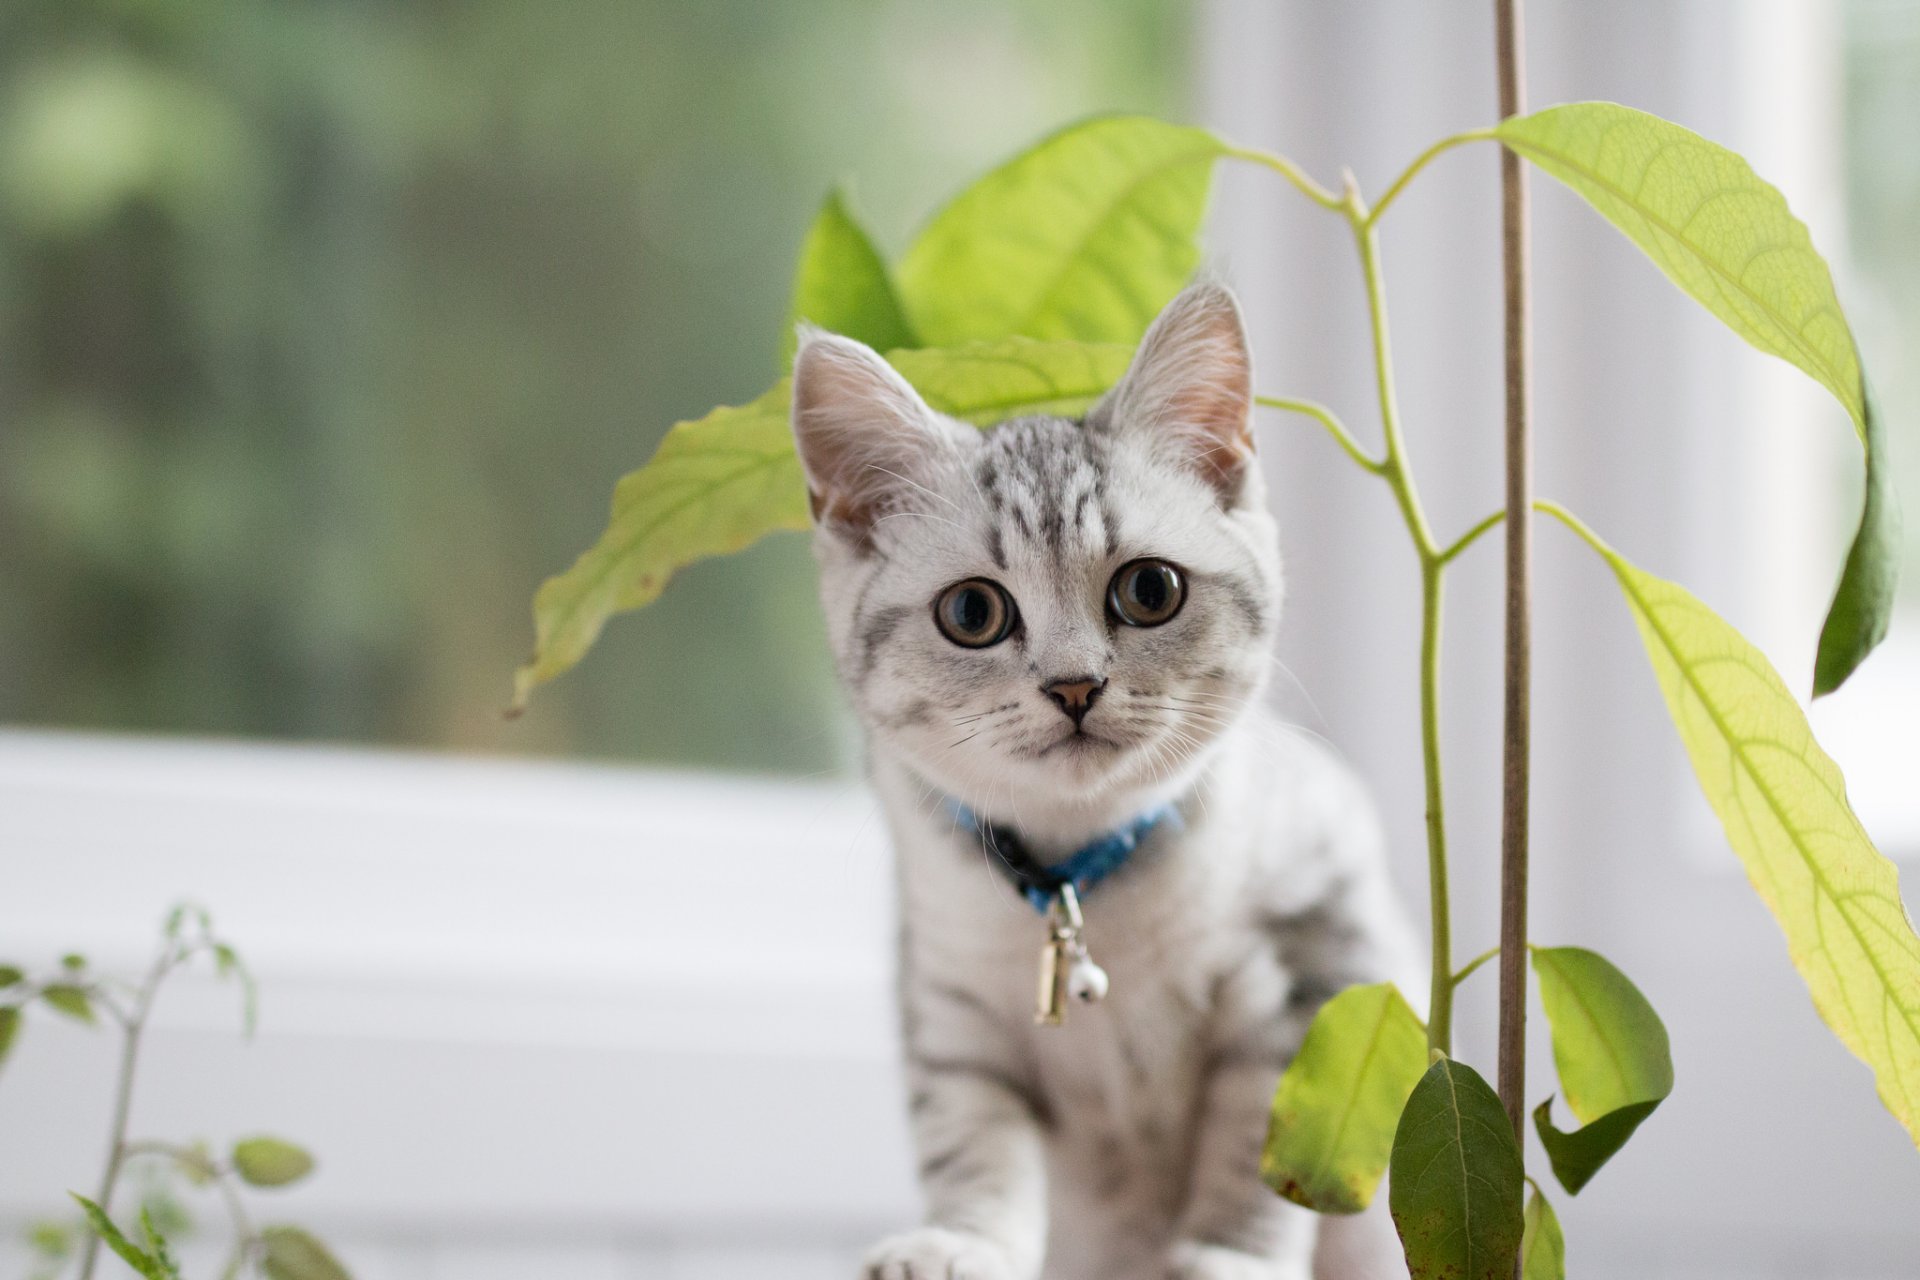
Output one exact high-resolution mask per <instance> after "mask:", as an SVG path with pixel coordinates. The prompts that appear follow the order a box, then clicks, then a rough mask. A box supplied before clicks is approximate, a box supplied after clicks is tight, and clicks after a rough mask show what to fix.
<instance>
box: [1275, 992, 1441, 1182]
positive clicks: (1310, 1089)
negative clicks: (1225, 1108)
mask: <svg viewBox="0 0 1920 1280" xmlns="http://www.w3.org/2000/svg"><path fill="white" fill-rule="evenodd" d="M1426 1069H1427V1034H1426V1029H1425V1028H1424V1027H1422V1026H1421V1025H1420V1019H1419V1017H1418V1016H1416V1015H1415V1014H1414V1012H1413V1008H1412V1006H1410V1005H1409V1004H1408V1003H1407V1001H1406V998H1405V997H1403V996H1402V995H1401V994H1400V993H1399V992H1398V991H1397V990H1395V989H1394V986H1393V984H1392V983H1391V982H1378V983H1373V984H1371V985H1368V986H1359V987H1348V988H1347V989H1346V990H1345V991H1342V992H1341V993H1340V994H1339V995H1337V996H1335V997H1334V998H1333V999H1331V1000H1329V1001H1327V1002H1326V1003H1325V1004H1324V1005H1322V1006H1320V1012H1319V1013H1318V1014H1316V1015H1315V1016H1314V1019H1313V1025H1312V1026H1310V1027H1308V1028H1307V1038H1306V1040H1305V1041H1304V1042H1303V1043H1302V1044H1301V1046H1300V1052H1299V1053H1298V1054H1296V1055H1295V1056H1294V1059H1293V1061H1292V1062H1291V1063H1289V1064H1288V1066H1287V1070H1286V1074H1284V1075H1282V1076H1281V1077H1280V1087H1279V1089H1278V1091H1277V1092H1276V1093H1275V1094H1274V1097H1273V1116H1272V1119H1271V1121H1270V1122H1269V1124H1268V1127H1267V1145H1266V1147H1265V1148H1264V1149H1263V1150H1262V1151H1261V1154H1260V1176H1261V1177H1262V1178H1263V1179H1265V1180H1266V1183H1267V1185H1268V1186H1270V1187H1272V1188H1273V1189H1274V1190H1275V1191H1277V1192H1279V1193H1280V1194H1281V1195H1283V1196H1285V1197H1286V1198H1287V1199H1289V1200H1291V1201H1293V1202H1294V1203H1295V1204H1298V1205H1303V1206H1305V1207H1306V1208H1309V1209H1314V1210H1317V1211H1319V1212H1321V1213H1358V1212H1360V1211H1361V1210H1362V1209H1364V1208H1366V1207H1367V1205H1368V1204H1369V1203H1370V1202H1371V1201H1372V1200H1373V1193H1374V1192H1375V1191H1376V1190H1377V1189H1378V1188H1379V1186H1380V1178H1381V1176H1382V1175H1383V1174H1385V1173H1386V1171H1387V1161H1388V1159H1389V1158H1390V1157H1391V1156H1392V1154H1393V1134H1394V1129H1395V1128H1396V1127H1397V1126H1398V1124H1399V1122H1400V1112H1401V1110H1402V1109H1403V1108H1405V1106H1406V1105H1407V1095H1408V1094H1410V1093H1412V1092H1413V1087H1414V1085H1416V1084H1418V1083H1419V1082H1420V1077H1421V1076H1422V1075H1424V1074H1425V1073H1426Z"/></svg>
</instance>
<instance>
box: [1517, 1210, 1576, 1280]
mask: <svg viewBox="0 0 1920 1280" xmlns="http://www.w3.org/2000/svg"><path fill="white" fill-rule="evenodd" d="M1520 1280H1567V1242H1566V1239H1565V1237H1563V1236H1562V1235H1561V1234H1560V1219H1559V1218H1557V1217H1555V1216H1554V1213H1553V1206H1552V1205H1550V1204H1548V1203H1547V1198H1546V1197H1545V1196H1543V1195H1541V1194H1540V1188H1538V1187H1535V1188H1534V1189H1533V1194H1532V1195H1530V1196H1528V1197H1527V1214H1526V1234H1525V1235H1524V1236H1523V1237H1522V1239H1521V1241H1520Z"/></svg>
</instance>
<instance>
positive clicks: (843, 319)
mask: <svg viewBox="0 0 1920 1280" xmlns="http://www.w3.org/2000/svg"><path fill="white" fill-rule="evenodd" d="M801 321H805V322H807V323H808V324H816V325H819V326H820V327H821V328H822V329H826V330H828V331H829V332H831V333H837V334H840V335H842V336H843V337H848V338H855V339H858V340H859V341H861V342H864V343H866V344H867V345H868V346H870V347H872V348H873V349H874V350H876V351H892V350H894V349H895V348H896V347H917V346H919V345H920V340H919V339H918V338H916V337H915V336H914V333H913V327H912V326H911V325H909V324H908V323H907V317H906V313H905V312H903V311H902V310H901V309H900V297H899V295H898V294H896V293H895V292H894V288H893V277H892V276H891V275H889V274H888V272H887V264H886V262H885V261H884V260H883V259H882V258H881V257H880V251H879V250H877V249H875V248H874V247H873V241H872V239H870V238H869V237H868V235H867V233H866V229H865V228H863V227H862V226H861V225H860V223H859V222H858V221H857V220H855V218H854V216H853V213H852V211H851V210H849V209H848V208H847V202H846V197H845V196H843V195H842V194H841V193H840V192H838V191H835V192H833V193H832V194H831V195H829V196H828V197H827V202H826V204H825V205H823V206H821V209H820V213H819V216H817V217H816V218H814V220H813V226H812V227H811V228H810V229H809V230H808V232H807V238H806V242H805V243H804V244H802V245H801V246H800V266H799V269H798V270H797V271H796V272H795V274H794V281H793V305H792V307H791V309H790V310H789V311H788V313H787V327H786V330H785V332H784V333H782V334H781V336H780V367H781V368H782V369H785V368H786V367H787V366H788V365H790V364H792V363H793V348H794V343H795V340H796V334H795V331H794V330H795V326H796V325H798V324H799V323H800V322H801Z"/></svg>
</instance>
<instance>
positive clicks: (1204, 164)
mask: <svg viewBox="0 0 1920 1280" xmlns="http://www.w3.org/2000/svg"><path fill="white" fill-rule="evenodd" d="M1225 149H1226V148H1225V144H1223V143H1222V142H1221V141H1220V140H1219V139H1218V138H1216V137H1214V136H1213V135H1212V134H1210V133H1208V132H1207V131H1206V130H1204V129H1194V128H1188V127H1185V126H1181V125H1172V124H1167V123H1165V122H1163V121H1160V120H1154V119H1150V118H1148V117H1145V116H1106V117H1101V118H1098V119H1094V120H1088V121H1085V122H1083V123H1081V124H1076V125H1072V126H1070V127H1068V128H1066V129H1063V130H1062V131H1060V132H1059V133H1056V134H1054V135H1053V136H1052V137H1050V138H1047V139H1045V140H1044V141H1042V142H1040V143H1039V144H1038V145H1036V146H1034V147H1033V148H1032V149H1031V150H1028V151H1026V152H1023V153H1022V154H1020V155H1018V156H1016V157H1014V158H1013V159H1012V160H1010V161H1008V162H1007V163H1006V164H1004V165H1002V166H1001V167H1000V168H998V169H995V170H994V171H993V172H991V173H989V174H987V175H986V176H985V177H983V178H981V179H980V180H979V181H978V182H975V183H974V184H973V185H972V186H971V187H968V188H967V189H966V190H965V191H963V192H961V193H960V195H959V196H958V197H956V198H955V199H954V200H953V202H952V203H951V204H949V205H947V207H946V208H944V209H942V210H941V211H940V212H939V213H938V214H937V215H935V217H934V219H933V221H932V222H931V223H929V224H928V225H927V227H926V229H925V230H924V231H922V232H921V233H920V236H919V238H918V239H917V240H915V241H914V243H913V246H912V247H911V248H910V249H908V250H907V254H906V256H905V258H903V259H902V260H901V262H900V266H899V281H900V293H901V297H902V298H903V299H904V300H905V302H906V306H907V314H908V315H909V316H910V317H911V318H912V321H913V325H914V328H915V329H917V330H918V331H919V333H920V336H921V337H922V338H923V339H924V340H925V341H927V342H928V343H930V344H932V345H934V346H952V345H956V344H958V343H963V342H973V341H979V340H993V339H999V338H1004V337H1008V336H1010V335H1021V336H1024V337H1029V338H1072V339H1078V340H1080V341H1082V342H1121V343H1128V344H1132V343H1137V342H1138V341H1139V340H1140V335H1141V334H1143V333H1145V332H1146V328H1147V325H1148V324H1149V323H1151V322H1152V320H1153V318H1154V316H1156V315H1158V314H1159V312H1160V308H1161V307H1163V306H1165V305H1166V304H1167V302H1168V301H1169V300H1170V299H1171V298H1172V297H1173V295H1174V294H1176V293H1178V292H1179V291H1180V289H1181V287H1182V286H1183V285H1185V284H1186V282H1187V279H1188V277H1189V276H1191V275H1192V274H1193V269H1194V267H1195V266H1196V265H1197V264H1198V263H1199V261H1200V246H1199V242H1198V239H1197V236H1198V233H1199V230H1200V223H1201V221H1202V220H1203V219H1204V218H1205V216H1206V210H1207V195H1208V191H1209V189H1210V187H1211V186H1212V180H1213V162H1214V161H1215V160H1216V159H1218V158H1219V157H1220V156H1221V155H1222V154H1223V153H1224V151H1225Z"/></svg>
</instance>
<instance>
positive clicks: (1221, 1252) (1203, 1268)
mask: <svg viewBox="0 0 1920 1280" xmlns="http://www.w3.org/2000/svg"><path fill="white" fill-rule="evenodd" d="M1309 1275H1310V1271H1309V1268H1308V1267H1307V1266H1305V1265H1303V1264H1302V1263H1299V1262H1292V1261H1286V1260H1283V1259H1275V1258H1262V1257H1257V1256H1255V1255H1254V1254H1251V1253H1242V1252H1240V1250H1238V1249H1227V1248H1223V1247H1222V1246H1220V1245H1217V1244H1196V1243H1194V1242H1192V1241H1186V1242H1184V1243H1181V1244H1178V1245H1176V1246H1174V1250H1173V1254H1172V1256H1171V1257H1170V1258H1169V1259H1168V1260H1167V1280H1308V1277H1309Z"/></svg>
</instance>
